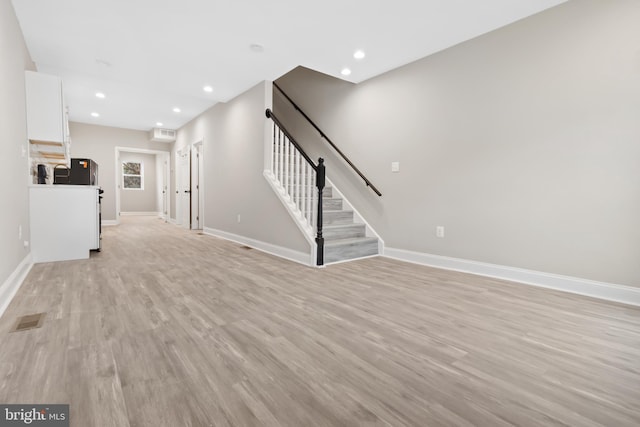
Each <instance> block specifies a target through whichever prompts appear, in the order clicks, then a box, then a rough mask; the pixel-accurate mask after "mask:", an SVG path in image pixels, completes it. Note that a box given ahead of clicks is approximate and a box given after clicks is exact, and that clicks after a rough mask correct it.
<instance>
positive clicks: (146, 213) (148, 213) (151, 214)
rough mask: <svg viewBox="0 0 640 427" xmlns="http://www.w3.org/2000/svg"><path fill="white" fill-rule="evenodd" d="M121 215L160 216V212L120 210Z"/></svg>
mask: <svg viewBox="0 0 640 427" xmlns="http://www.w3.org/2000/svg"><path fill="white" fill-rule="evenodd" d="M120 215H121V216H158V215H160V216H162V214H161V213H160V212H120Z"/></svg>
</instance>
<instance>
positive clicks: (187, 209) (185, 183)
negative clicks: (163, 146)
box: [176, 148, 191, 228]
mask: <svg viewBox="0 0 640 427" xmlns="http://www.w3.org/2000/svg"><path fill="white" fill-rule="evenodd" d="M190 152H191V150H190V149H189V148H185V149H184V150H182V151H179V152H178V173H179V176H180V185H179V186H178V194H177V197H176V199H177V201H178V206H179V208H180V209H179V212H178V217H177V220H178V224H180V225H182V226H183V227H185V228H191V156H190Z"/></svg>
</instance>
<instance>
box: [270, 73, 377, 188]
mask: <svg viewBox="0 0 640 427" xmlns="http://www.w3.org/2000/svg"><path fill="white" fill-rule="evenodd" d="M273 86H275V88H276V89H278V91H280V93H281V94H282V95H284V97H285V98H286V99H287V101H289V102H290V103H291V105H293V108H295V109H296V111H298V112H299V113H300V114H301V115H302V117H304V118H305V119H306V120H307V121H308V122H309V124H311V126H313V127H314V129H315V130H317V131H318V132H319V133H320V137H321V138H324V140H325V141H327V143H328V144H329V145H330V146H331V148H333V149H334V150H335V151H336V152H337V153H338V154H339V155H340V157H342V159H343V160H344V161H345V162H347V164H348V165H349V166H351V169H353V170H354V172H355V173H357V174H358V176H360V178H362V179H363V180H364V183H365V184H366V186H367V187H369V188H371V190H373V192H374V193H376V194H377V195H378V196H382V193H381V192H380V191H379V190H378V189H377V188H376V186H375V185H373V184H372V183H371V181H369V179H368V178H367V177H366V176H364V174H363V173H362V172H360V169H358V168H357V167H356V165H354V164H353V162H352V161H351V160H349V158H348V157H347V156H346V155H345V154H344V153H343V152H342V150H340V149H339V148H338V147H337V146H336V144H334V143H333V141H331V139H329V137H328V136H327V135H325V133H324V132H323V131H322V129H320V128H319V127H318V125H316V124H315V123H314V122H313V120H311V118H310V117H309V116H307V114H306V113H305V112H304V111H302V109H301V108H300V107H299V106H298V104H296V103H295V102H294V101H293V99H291V98H290V97H289V95H287V94H286V92H285V91H284V90H282V88H281V87H280V86H278V85H277V84H276V83H275V82H273Z"/></svg>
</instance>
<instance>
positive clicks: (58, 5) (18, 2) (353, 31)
mask: <svg viewBox="0 0 640 427" xmlns="http://www.w3.org/2000/svg"><path fill="white" fill-rule="evenodd" d="M12 1H13V5H14V8H15V10H16V14H17V16H18V20H19V21H20V25H21V27H22V31H23V33H24V37H25V40H26V42H27V46H28V48H29V52H30V53H31V57H32V59H33V60H34V61H35V62H36V65H37V67H38V71H41V72H44V73H48V74H54V75H58V76H60V77H62V79H63V81H64V88H65V97H66V100H67V104H68V106H69V111H70V119H71V120H73V121H78V122H85V123H95V124H100V125H105V126H116V127H123V128H131V129H140V130H148V129H150V128H152V127H155V126H156V122H158V121H160V122H162V123H163V124H164V125H163V127H165V128H173V129H177V128H179V127H180V126H182V125H183V124H185V123H186V122H188V121H189V120H191V119H192V118H194V117H195V116H197V115H198V114H200V113H201V112H202V111H204V110H206V109H207V108H209V107H211V106H212V105H214V104H215V103H217V102H225V101H228V100H230V99H232V98H234V97H235V96H236V95H238V94H240V93H242V92H244V91H245V90H246V89H248V88H250V87H251V86H253V85H255V84H256V83H258V82H260V81H263V80H274V79H276V78H278V77H280V76H281V75H283V74H285V73H286V72H287V71H289V70H291V69H293V68H295V67H296V66H298V65H303V66H305V67H308V68H312V69H315V70H317V71H320V72H323V73H326V74H330V75H333V76H335V77H340V78H343V77H342V76H341V75H340V71H341V70H342V69H343V68H344V67H349V68H351V69H352V70H353V72H352V74H351V75H350V76H349V77H348V78H347V79H348V80H349V81H352V82H354V83H358V82H361V81H363V80H366V79H369V78H371V77H374V76H376V75H379V74H381V73H383V72H385V71H388V70H391V69H393V68H396V67H399V66H401V65H404V64H406V63H409V62H411V61H414V60H416V59H419V58H422V57H425V56H427V55H430V54H432V53H434V52H437V51H439V50H442V49H445V48H447V47H450V46H452V45H455V44H457V43H460V42H462V41H465V40H468V39H471V38H473V37H476V36H478V35H481V34H483V33H486V32H488V31H491V30H493V29H496V28H499V27H501V26H504V25H507V24H509V23H511V22H514V21H516V20H519V19H522V18H524V17H527V16H529V15H532V14H534V13H537V12H540V11H542V10H544V9H546V8H549V7H552V6H555V5H557V4H560V3H563V2H564V1H565V0H483V1H478V0H393V1H389V0H384V1H382V0H322V1H314V2H311V1H307V0H271V1H265V0H180V1H178V0H101V1H98V0H56V1H52V0H12ZM251 44H260V45H262V46H264V51H263V52H262V53H255V52H253V51H252V50H251V49H250V45H251ZM357 49H362V50H364V51H365V52H366V54H367V56H366V58H365V59H363V60H359V61H358V60H355V59H354V58H353V53H354V51H355V50H357ZM204 85H211V86H212V87H213V88H214V91H213V92H212V93H205V92H204V91H203V90H202V88H203V86H204ZM98 91H100V92H104V93H105V94H106V98H105V99H102V100H101V99H98V98H96V97H95V93H96V92H98ZM174 107H179V108H181V109H182V112H181V113H174V112H173V111H172V109H173V108H174ZM92 112H98V113H99V114H100V117H99V118H93V117H91V115H90V114H91V113H92Z"/></svg>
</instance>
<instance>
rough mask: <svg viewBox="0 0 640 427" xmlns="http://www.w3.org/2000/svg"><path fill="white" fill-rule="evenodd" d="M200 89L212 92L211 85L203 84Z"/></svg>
mask: <svg viewBox="0 0 640 427" xmlns="http://www.w3.org/2000/svg"><path fill="white" fill-rule="evenodd" d="M202 90H203V91H205V92H209V93H211V92H213V88H212V87H211V86H205V87H203V88H202Z"/></svg>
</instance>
